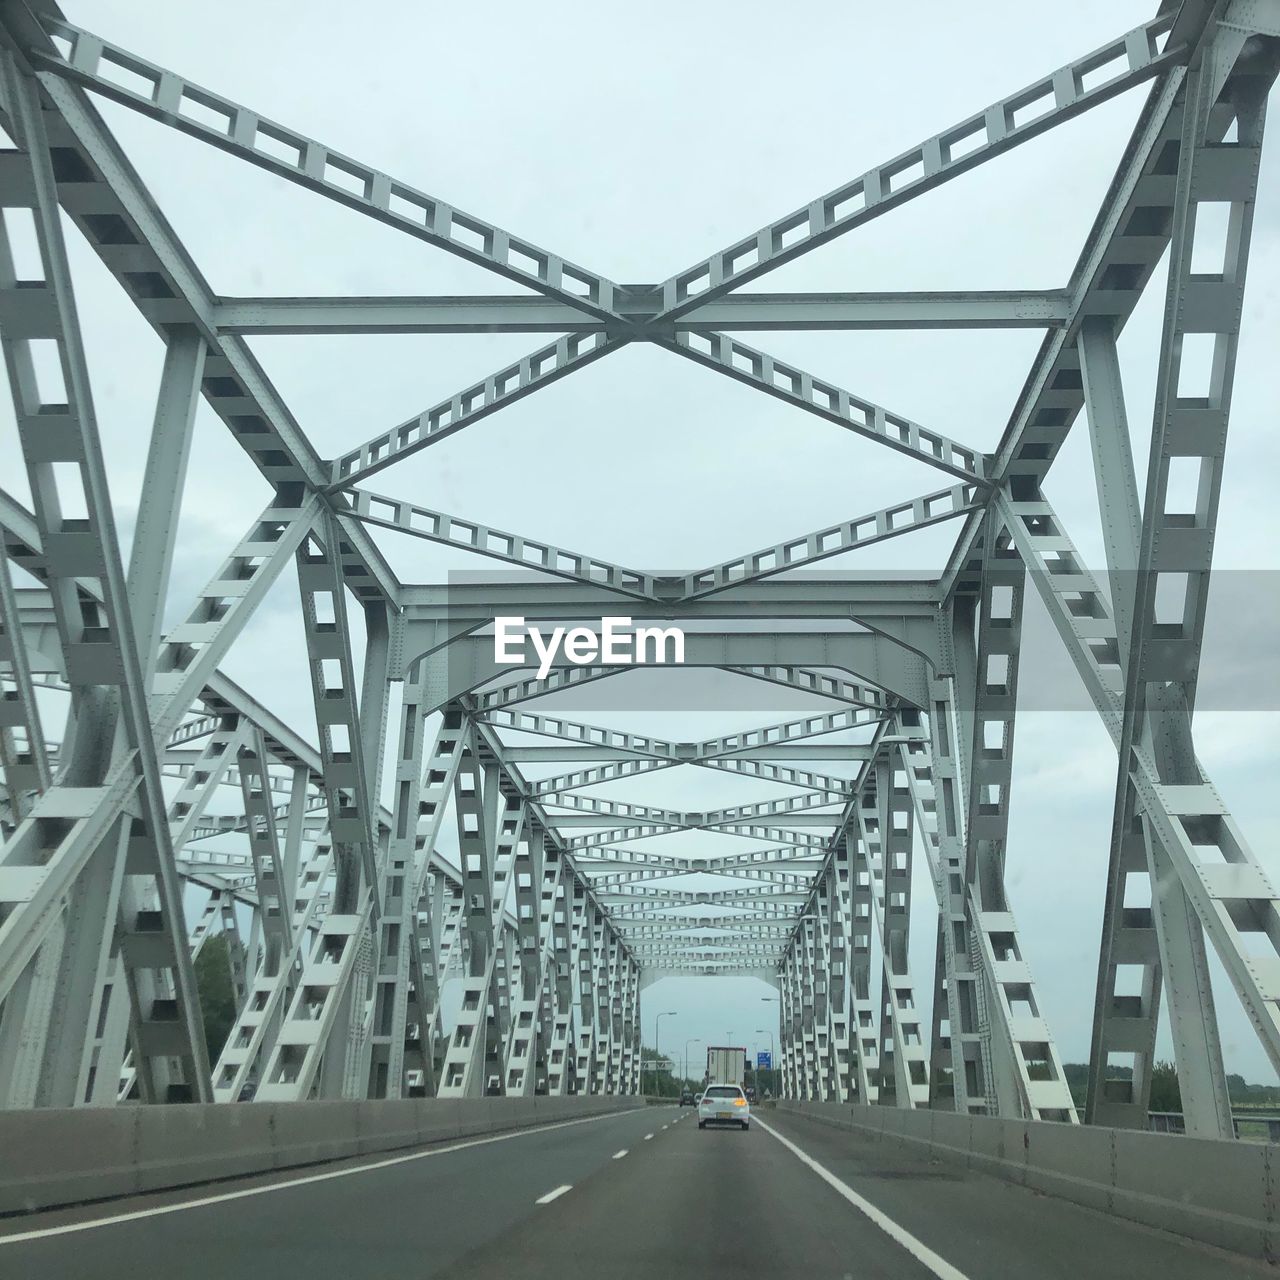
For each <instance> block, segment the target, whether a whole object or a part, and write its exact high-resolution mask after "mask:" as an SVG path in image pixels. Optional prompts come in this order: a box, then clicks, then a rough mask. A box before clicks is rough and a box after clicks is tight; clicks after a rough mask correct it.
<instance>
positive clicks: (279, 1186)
mask: <svg viewBox="0 0 1280 1280" xmlns="http://www.w3.org/2000/svg"><path fill="white" fill-rule="evenodd" d="M643 1110H644V1107H630V1108H628V1109H627V1110H626V1111H607V1112H605V1114H604V1115H601V1116H583V1117H582V1119H581V1120H557V1121H556V1123H555V1124H542V1125H537V1126H536V1127H534V1128H530V1129H518V1130H516V1131H515V1132H514V1133H498V1134H494V1135H493V1136H492V1137H490V1138H471V1139H469V1140H468V1141H466V1142H454V1143H451V1144H450V1145H449V1146H447V1147H433V1148H431V1150H429V1151H415V1152H413V1153H412V1154H411V1155H407V1156H391V1157H389V1158H388V1159H386V1160H374V1161H371V1162H370V1163H368V1164H360V1165H353V1166H352V1167H350V1168H347V1169H332V1170H330V1171H329V1172H328V1173H312V1174H308V1175H307V1176H306V1177H304V1178H286V1179H285V1180H284V1181H283V1182H269V1183H267V1185H266V1186H262V1187H246V1188H244V1189H243V1190H241V1191H223V1192H221V1193H220V1194H218V1195H215V1196H201V1197H200V1198H199V1199H198V1200H184V1201H182V1203H181V1204H161V1205H156V1206H155V1207H154V1208H151V1209H135V1210H133V1211H132V1212H131V1213H114V1214H112V1215H111V1216H110V1217H107V1218H94V1219H93V1220H92V1221H89V1222H68V1223H65V1224H64V1225H62V1226H60V1227H39V1228H37V1229H36V1230H34V1231H18V1232H15V1233H14V1234H13V1235H0V1247H3V1246H4V1245H6V1244H20V1243H21V1242H22V1241H24V1240H42V1239H44V1238H45V1237H46V1236H66V1235H71V1234H72V1232H75V1231H92V1230H93V1229H94V1228H95V1227H110V1226H114V1225H115V1224H116V1223H117V1222H134V1221H136V1220H137V1219H138V1218H156V1217H159V1216H160V1214H162V1213H181V1212H182V1211H183V1210H184V1209H200V1208H203V1207H204V1206H205V1205H207V1204H221V1203H222V1202H223V1201H224V1200H242V1199H244V1198H245V1197H246V1196H261V1195H266V1193H267V1192H268V1191H284V1190H285V1189H286V1188H288V1187H305V1186H308V1185H310V1184H311V1183H313V1182H328V1181H329V1179H330V1178H349V1177H351V1176H352V1175H353V1174H357V1173H370V1172H372V1171H373V1170H374V1169H388V1168H390V1167H391V1166H392V1165H397V1164H408V1163H409V1162H410V1161H411V1160H428V1159H430V1158H431V1157H432V1156H447V1155H448V1154H449V1153H450V1152H451V1151H465V1150H466V1149H467V1148H468V1147H483V1146H486V1145H487V1144H489V1143H490V1142H509V1141H510V1140H511V1139H512V1138H527V1137H530V1136H531V1135H533V1134H535V1133H547V1132H549V1131H550V1130H552V1129H568V1128H570V1127H571V1126H572V1125H575V1124H594V1123H596V1121H598V1120H609V1119H615V1118H617V1117H618V1116H630V1115H634V1114H635V1113H636V1112H637V1111H643ZM48 1212H50V1213H52V1212H55V1211H54V1210H49V1211H48Z"/></svg>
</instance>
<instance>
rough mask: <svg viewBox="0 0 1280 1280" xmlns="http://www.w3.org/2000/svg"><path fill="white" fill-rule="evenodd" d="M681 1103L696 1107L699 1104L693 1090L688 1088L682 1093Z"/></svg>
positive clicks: (684, 1105) (685, 1105)
mask: <svg viewBox="0 0 1280 1280" xmlns="http://www.w3.org/2000/svg"><path fill="white" fill-rule="evenodd" d="M680 1105H681V1106H682V1107H696V1106H697V1105H698V1104H697V1103H696V1102H695V1101H694V1100H693V1090H692V1089H686V1090H685V1091H684V1092H683V1093H682V1094H681V1095H680Z"/></svg>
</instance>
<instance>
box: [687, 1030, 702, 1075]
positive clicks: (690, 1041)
mask: <svg viewBox="0 0 1280 1280" xmlns="http://www.w3.org/2000/svg"><path fill="white" fill-rule="evenodd" d="M701 1043H702V1037H701V1036H690V1037H689V1038H688V1039H687V1040H686V1041H685V1042H684V1078H685V1080H688V1079H689V1046H690V1045H691V1044H701Z"/></svg>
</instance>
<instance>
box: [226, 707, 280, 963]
mask: <svg viewBox="0 0 1280 1280" xmlns="http://www.w3.org/2000/svg"><path fill="white" fill-rule="evenodd" d="M236 767H237V768H238V770H239V772H240V793H241V796H242V797H243V800H244V816H245V826H246V828H247V834H248V838H249V856H250V857H251V858H252V860H253V879H254V886H255V888H256V889H257V893H258V913H259V915H260V916H261V918H262V935H263V953H264V954H263V961H262V969H261V971H262V973H263V975H264V976H265V977H270V976H271V975H273V974H275V973H278V972H279V969H280V964H281V960H282V958H283V957H284V956H286V955H288V954H289V953H290V952H291V951H292V950H293V938H292V933H291V929H290V925H291V923H292V915H293V895H294V886H293V885H291V884H288V883H287V882H286V881H285V878H284V864H283V861H282V860H281V856H280V842H279V837H278V833H277V831H276V815H275V808H274V806H273V805H272V803H271V774H270V772H269V768H268V760H267V747H266V743H265V742H264V740H263V737H262V730H260V729H258V728H257V727H256V726H255V727H254V728H253V730H252V732H251V733H250V735H249V741H248V743H246V744H245V745H244V746H242V747H241V748H240V750H239V752H238V753H237V755H236Z"/></svg>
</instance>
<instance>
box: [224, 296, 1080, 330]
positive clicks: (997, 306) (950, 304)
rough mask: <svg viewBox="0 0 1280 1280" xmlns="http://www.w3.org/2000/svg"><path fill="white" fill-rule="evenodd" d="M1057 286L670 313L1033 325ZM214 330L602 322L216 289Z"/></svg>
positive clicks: (1053, 321)
mask: <svg viewBox="0 0 1280 1280" xmlns="http://www.w3.org/2000/svg"><path fill="white" fill-rule="evenodd" d="M614 308H615V310H616V312H617V314H618V315H620V316H623V317H627V318H632V319H635V320H637V321H644V320H646V319H647V318H649V317H650V316H651V315H652V313H653V309H652V299H651V297H649V296H647V295H645V294H644V293H640V294H636V293H633V292H629V291H626V290H619V291H617V292H615V293H614ZM1067 316H1068V300H1067V297H1066V294H1065V292H1064V291H1062V290H1058V289H1049V290H1039V291H1037V290H986V291H974V290H968V291H965V292H951V293H759V294H750V293H734V294H729V295H726V296H725V297H724V298H721V299H719V300H718V301H716V302H714V303H707V304H706V305H703V306H699V307H697V308H696V309H695V310H693V311H691V312H689V313H688V314H687V315H684V316H681V317H679V318H678V319H676V320H675V321H674V322H673V328H674V329H675V331H676V332H680V331H681V330H695V331H700V332H706V331H708V330H717V329H718V330H721V331H724V332H730V331H733V330H736V329H742V330H748V331H751V332H756V333H760V332H768V331H770V330H782V331H806V330H811V331H820V330H853V329H1037V328H1045V327H1048V328H1054V327H1057V326H1058V325H1061V324H1064V323H1065V322H1066V319H1067ZM214 323H215V324H216V326H217V328H218V330H219V331H220V332H222V333H234V334H315V333H364V334H377V333H432V334H439V333H591V332H594V331H596V330H598V329H601V328H603V327H604V325H603V322H602V321H600V320H599V319H597V318H596V317H594V316H592V315H590V314H589V313H587V312H585V311H583V310H582V308H581V307H579V306H577V305H575V304H573V303H566V302H557V301H555V300H553V299H551V298H527V297H485V296H483V295H479V296H463V297H434V298H403V297H393V298H333V297H321V298H221V299H219V301H218V303H217V305H216V306H215V308H214Z"/></svg>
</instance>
